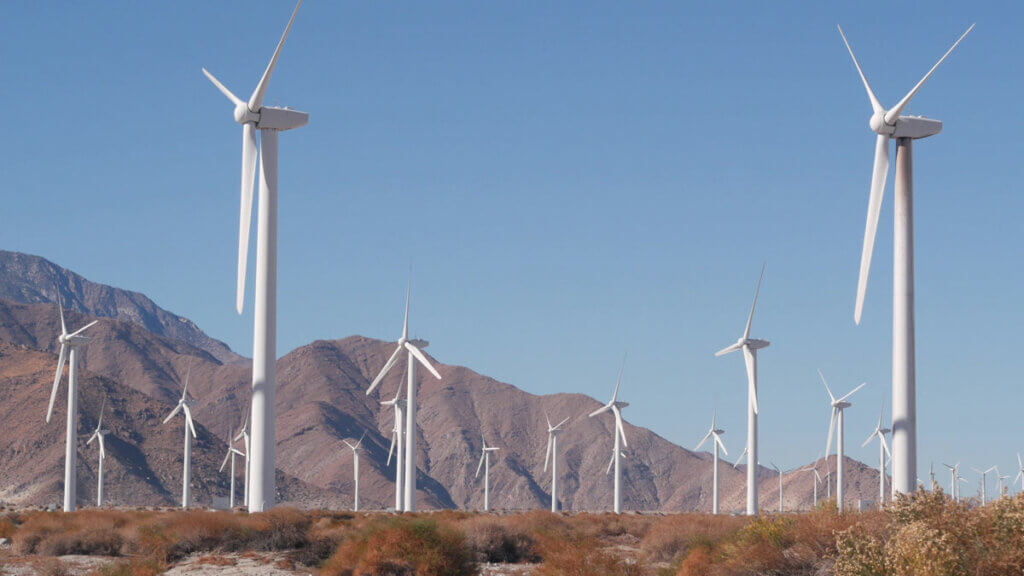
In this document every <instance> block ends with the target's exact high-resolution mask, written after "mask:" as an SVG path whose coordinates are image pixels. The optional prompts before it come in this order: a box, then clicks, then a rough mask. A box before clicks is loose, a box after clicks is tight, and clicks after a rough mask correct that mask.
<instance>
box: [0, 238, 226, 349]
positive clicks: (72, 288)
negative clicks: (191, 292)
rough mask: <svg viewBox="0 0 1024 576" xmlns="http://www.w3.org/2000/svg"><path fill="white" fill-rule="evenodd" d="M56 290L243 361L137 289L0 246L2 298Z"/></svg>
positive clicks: (52, 297)
mask: <svg viewBox="0 0 1024 576" xmlns="http://www.w3.org/2000/svg"><path fill="white" fill-rule="evenodd" d="M57 290H60V295H61V299H62V300H63V303H64V308H65V309H68V310H76V311H78V312H81V313H83V314H88V315H90V316H97V317H100V318H114V319H117V320H122V321H125V322H130V323H133V324H137V325H139V326H141V327H143V328H145V329H146V330H149V331H150V332H152V333H154V334H157V335H160V336H166V337H167V338H170V339H172V340H179V341H182V342H186V343H188V344H191V345H193V346H195V347H197V348H199V349H201V350H204V351H206V352H208V353H209V354H210V355H211V356H213V357H214V358H216V359H217V360H218V361H220V362H222V363H225V364H233V363H244V362H245V358H242V357H241V356H239V355H238V354H235V353H234V352H232V351H231V349H230V348H228V345H227V344H225V343H223V342H220V341H219V340H215V339H213V338H210V337H209V336H207V335H206V334H204V333H203V331H202V330H200V329H199V327H198V326H196V325H195V323H194V322H192V321H191V320H189V319H188V318H183V317H181V316H178V315H177V314H171V313H170V312H168V311H166V310H164V309H162V308H160V307H159V306H157V305H156V304H155V303H154V302H153V301H152V300H150V299H149V298H147V297H146V296H144V295H142V294H139V293H138V292H130V291H128V290H121V289H120V288H113V287H110V286H105V285H103V284H96V283H95V282H90V281H88V280H86V279H85V278H83V277H81V276H79V275H78V274H75V273H74V272H72V271H70V270H67V269H66V268H61V267H60V266H58V265H56V264H54V263H53V262H50V261H49V260H46V259H45V258H41V257H39V256H33V255H30V254H22V253H20V252H9V251H6V250H0V300H9V301H11V302H21V303H24V304H34V303H37V302H49V303H51V304H56V303H57Z"/></svg>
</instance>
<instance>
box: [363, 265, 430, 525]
mask: <svg viewBox="0 0 1024 576" xmlns="http://www.w3.org/2000/svg"><path fill="white" fill-rule="evenodd" d="M411 294H412V274H411V273H410V275H409V287H408V288H407V289H406V292H405V320H404V321H403V322H402V337H401V338H399V339H398V346H396V347H395V351H394V352H393V353H392V354H391V357H390V358H388V361H387V363H385V364H384V367H383V368H381V369H380V373H378V374H377V377H376V378H374V379H373V382H372V383H370V387H369V388H367V389H366V393H367V394H370V393H371V392H373V390H374V388H376V387H377V385H378V384H380V382H381V380H383V379H384V376H385V375H386V374H387V373H388V371H389V370H391V367H392V366H394V365H395V363H396V362H397V361H398V358H399V356H401V353H402V352H403V351H405V352H407V353H408V354H407V360H406V371H407V374H408V376H409V381H408V391H407V392H406V395H405V403H406V414H405V467H404V474H405V494H404V495H403V497H402V505H403V506H404V508H405V511H406V512H415V511H416V385H417V383H416V362H419V363H420V364H422V365H423V366H424V367H425V368H426V369H427V370H428V371H429V372H430V373H431V374H433V375H434V378H437V379H438V380H440V379H441V374H439V373H438V371H437V370H436V369H435V368H434V367H433V366H432V365H431V364H430V361H429V360H427V357H426V355H424V354H423V352H421V351H420V349H421V348H426V347H427V345H428V342H427V341H426V340H410V339H409V298H410V296H411Z"/></svg>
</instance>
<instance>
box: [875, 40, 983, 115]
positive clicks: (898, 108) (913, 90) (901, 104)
mask: <svg viewBox="0 0 1024 576" xmlns="http://www.w3.org/2000/svg"><path fill="white" fill-rule="evenodd" d="M971 30H974V24H971V26H970V28H968V29H967V31H966V32H964V33H963V34H961V35H960V37H959V38H957V40H956V42H954V43H953V45H952V46H950V47H949V50H946V53H945V54H943V55H942V58H939V61H938V62H936V63H935V66H932V68H931V70H929V71H928V73H927V74H925V75H924V78H921V81H920V82H918V83H917V84H915V85H914V87H913V88H911V89H910V92H907V95H906V96H904V97H903V99H902V100H900V101H899V102H897V103H896V105H895V106H893V107H892V108H890V109H889V111H888V112H886V113H885V123H886V124H889V125H892V124H893V123H895V122H896V119H897V118H899V116H900V113H901V112H903V108H905V107H906V106H907V104H908V103H910V99H911V98H913V97H914V94H917V91H918V90H920V89H921V86H923V85H924V83H925V81H926V80H928V78H929V77H931V75H932V73H934V72H935V69H936V68H938V67H939V65H940V64H942V62H943V61H945V60H946V58H948V57H949V55H950V54H952V53H953V50H956V47H957V46H959V45H960V42H961V41H963V39H964V38H966V37H967V35H968V34H970V33H971Z"/></svg>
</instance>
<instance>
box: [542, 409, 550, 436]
mask: <svg viewBox="0 0 1024 576" xmlns="http://www.w3.org/2000/svg"><path fill="white" fill-rule="evenodd" d="M544 421H545V422H547V423H548V432H550V431H551V418H548V413H547V412H545V413H544Z"/></svg>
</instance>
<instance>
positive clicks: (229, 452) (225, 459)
mask: <svg viewBox="0 0 1024 576" xmlns="http://www.w3.org/2000/svg"><path fill="white" fill-rule="evenodd" d="M231 454H232V452H231V449H230V448H229V449H228V452H227V454H225V455H224V461H223V462H221V463H220V470H218V472H223V471H224V466H226V465H227V463H228V459H229V458H231Z"/></svg>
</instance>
